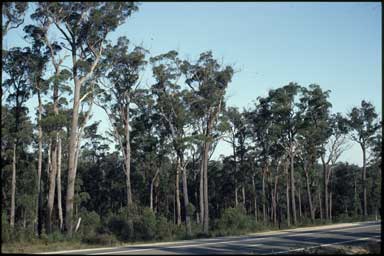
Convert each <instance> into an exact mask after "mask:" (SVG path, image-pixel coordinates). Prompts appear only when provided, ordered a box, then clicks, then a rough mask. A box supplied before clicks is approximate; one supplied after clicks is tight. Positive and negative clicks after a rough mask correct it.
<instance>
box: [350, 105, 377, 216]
mask: <svg viewBox="0 0 384 256" xmlns="http://www.w3.org/2000/svg"><path fill="white" fill-rule="evenodd" d="M348 117H349V119H348V125H349V126H350V127H351V129H352V131H353V133H352V134H351V138H352V140H353V141H355V142H357V143H358V144H359V145H360V147H361V151H362V152H363V168H362V173H361V175H362V187H363V211H364V217H366V216H367V215H368V211H367V205H368V203H367V180H366V177H367V169H366V168H367V149H368V147H369V145H370V144H371V143H372V141H373V140H374V138H375V133H376V131H377V130H378V129H380V127H381V124H380V122H379V121H378V119H377V117H378V115H377V113H376V111H375V107H374V106H373V105H372V103H370V102H367V101H365V100H362V101H361V105H360V107H354V108H352V110H351V111H350V112H349V113H348Z"/></svg>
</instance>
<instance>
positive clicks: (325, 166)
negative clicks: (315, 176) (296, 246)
mask: <svg viewBox="0 0 384 256" xmlns="http://www.w3.org/2000/svg"><path fill="white" fill-rule="evenodd" d="M321 161H322V163H323V189H324V191H323V195H324V198H323V200H324V212H325V213H326V214H325V219H328V173H327V172H328V166H327V164H326V163H325V160H324V158H323V156H322V157H321Z"/></svg>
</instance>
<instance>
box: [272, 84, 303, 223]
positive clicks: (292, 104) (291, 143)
mask: <svg viewBox="0 0 384 256" xmlns="http://www.w3.org/2000/svg"><path fill="white" fill-rule="evenodd" d="M300 88H301V87H300V86H299V85H298V84H297V83H289V84H288V85H285V86H283V87H281V88H278V89H276V90H271V91H269V95H268V97H270V98H271V100H272V103H271V112H272V115H273V116H274V118H273V120H274V121H275V122H276V124H277V127H276V129H278V130H280V131H281V136H280V142H279V144H280V145H281V146H282V147H283V148H284V150H285V151H286V153H287V154H288V156H289V158H290V189H291V197H290V199H291V208H292V215H293V219H292V220H293V224H296V223H297V217H296V200H295V193H296V192H295V176H294V163H295V156H296V154H297V148H298V143H297V131H298V121H299V120H300V116H299V114H298V112H297V111H296V110H297V104H298V103H297V101H296V100H295V99H296V97H297V95H298V93H299V91H300Z"/></svg>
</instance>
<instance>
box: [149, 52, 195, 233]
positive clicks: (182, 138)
mask: <svg viewBox="0 0 384 256" xmlns="http://www.w3.org/2000/svg"><path fill="white" fill-rule="evenodd" d="M177 55H178V53H177V52H176V51H170V52H168V53H166V54H162V55H159V56H156V57H153V58H151V62H152V64H153V73H154V76H155V78H156V82H157V83H156V84H155V85H154V86H153V87H152V91H153V93H154V94H155V95H156V96H157V108H158V109H159V111H158V113H159V114H160V115H161V116H162V117H163V119H164V121H165V125H166V127H167V128H169V130H170V131H171V132H170V136H171V140H172V144H173V148H174V151H175V154H176V157H177V167H176V177H178V173H181V174H182V183H183V197H184V212H185V222H186V227H187V235H188V236H191V235H192V231H191V220H190V213H189V208H190V207H189V197H188V184H187V168H186V164H187V161H186V160H187V159H185V158H186V156H185V151H186V149H187V147H190V144H191V142H192V137H193V136H192V134H191V132H190V131H191V129H190V127H191V121H192V117H191V115H190V114H189V113H190V105H189V101H188V99H189V98H190V95H191V92H190V91H188V90H187V89H186V88H182V87H181V85H180V84H178V82H179V78H180V76H181V75H182V73H181V70H180V66H181V62H182V61H181V60H180V59H179V58H178V57H177ZM176 183H178V181H177V180H176ZM176 185H177V184H176ZM176 200H177V199H176Z"/></svg>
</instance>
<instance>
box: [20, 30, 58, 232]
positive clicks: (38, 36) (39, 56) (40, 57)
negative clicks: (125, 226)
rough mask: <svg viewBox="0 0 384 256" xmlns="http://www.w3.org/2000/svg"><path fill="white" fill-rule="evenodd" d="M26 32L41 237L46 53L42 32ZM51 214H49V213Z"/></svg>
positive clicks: (38, 224)
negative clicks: (33, 99) (35, 131)
mask: <svg viewBox="0 0 384 256" xmlns="http://www.w3.org/2000/svg"><path fill="white" fill-rule="evenodd" d="M24 31H25V32H26V34H27V35H26V36H25V38H26V39H29V40H30V41H31V44H32V48H31V49H30V54H29V55H28V56H29V58H28V68H29V71H28V73H29V81H30V83H31V85H32V86H33V92H34V93H35V94H36V95H37V101H38V111H37V126H38V166H37V177H38V178H37V209H36V223H37V233H38V235H41V230H42V223H41V215H42V212H41V211H42V194H41V170H42V161H43V157H42V154H43V128H42V113H43V104H42V98H41V97H42V94H46V93H47V92H48V82H47V81H46V80H45V79H43V76H44V74H45V71H46V69H47V64H48V58H49V56H48V53H47V49H46V47H45V45H44V42H43V40H42V38H44V35H43V33H44V32H43V31H42V30H41V29H39V28H38V27H35V26H33V25H28V26H25V27H24ZM50 213H51V212H50Z"/></svg>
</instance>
